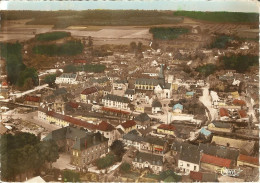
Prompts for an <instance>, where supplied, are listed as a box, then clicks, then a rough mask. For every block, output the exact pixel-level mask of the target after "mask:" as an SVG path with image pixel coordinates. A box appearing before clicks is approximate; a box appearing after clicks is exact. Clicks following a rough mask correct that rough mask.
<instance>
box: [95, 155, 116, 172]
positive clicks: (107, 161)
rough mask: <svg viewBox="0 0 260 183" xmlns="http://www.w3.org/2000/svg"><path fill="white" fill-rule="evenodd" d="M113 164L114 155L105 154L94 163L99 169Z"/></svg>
mask: <svg viewBox="0 0 260 183" xmlns="http://www.w3.org/2000/svg"><path fill="white" fill-rule="evenodd" d="M114 163H115V155H114V154H111V153H110V154H107V155H106V156H105V157H103V158H100V159H98V160H97V161H96V165H97V167H98V168H99V169H104V168H108V167H110V166H111V165H113V164H114Z"/></svg>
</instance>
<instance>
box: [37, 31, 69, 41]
mask: <svg viewBox="0 0 260 183" xmlns="http://www.w3.org/2000/svg"><path fill="white" fill-rule="evenodd" d="M70 36H71V33H70V32H62V31H57V32H47V33H43V34H37V35H36V36H35V38H36V40H37V41H55V40H58V39H62V38H65V37H70Z"/></svg>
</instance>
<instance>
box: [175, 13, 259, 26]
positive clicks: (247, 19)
mask: <svg viewBox="0 0 260 183" xmlns="http://www.w3.org/2000/svg"><path fill="white" fill-rule="evenodd" d="M173 14H174V15H175V16H184V17H189V18H193V19H198V20H205V21H210V22H220V23H258V22H259V14H258V13H241V12H201V11H176V12H174V13H173Z"/></svg>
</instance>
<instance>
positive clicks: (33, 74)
mask: <svg viewBox="0 0 260 183" xmlns="http://www.w3.org/2000/svg"><path fill="white" fill-rule="evenodd" d="M28 78H31V79H32V85H33V86H37V85H38V84H39V78H38V74H37V70H36V69H34V68H26V69H24V70H23V71H22V72H21V73H20V74H19V78H18V80H17V83H16V84H17V86H19V87H23V86H24V84H25V81H26V80H27V79H28ZM27 82H29V83H27V84H31V81H29V80H28V81H27ZM30 87H31V86H29V85H28V87H27V88H29V89H31V88H32V87H31V88H30ZM25 88H26V87H25Z"/></svg>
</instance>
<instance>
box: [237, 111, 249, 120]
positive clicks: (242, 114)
mask: <svg viewBox="0 0 260 183" xmlns="http://www.w3.org/2000/svg"><path fill="white" fill-rule="evenodd" d="M238 113H239V115H240V117H241V118H245V117H247V113H246V111H244V110H239V111H238Z"/></svg>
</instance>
